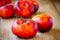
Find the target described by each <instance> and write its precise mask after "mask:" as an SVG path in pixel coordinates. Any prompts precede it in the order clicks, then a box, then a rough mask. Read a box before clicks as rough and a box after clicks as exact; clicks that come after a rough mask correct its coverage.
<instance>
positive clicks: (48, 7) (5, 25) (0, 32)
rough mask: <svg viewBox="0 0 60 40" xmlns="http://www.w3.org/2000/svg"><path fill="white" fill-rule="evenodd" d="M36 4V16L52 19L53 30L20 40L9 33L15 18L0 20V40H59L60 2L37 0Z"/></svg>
mask: <svg viewBox="0 0 60 40" xmlns="http://www.w3.org/2000/svg"><path fill="white" fill-rule="evenodd" d="M12 2H13V1H12ZM38 2H39V5H40V7H39V10H38V12H37V14H39V13H46V14H48V15H50V16H51V17H52V18H53V28H52V29H51V30H50V31H49V32H46V33H37V35H36V36H35V37H34V38H31V39H21V38H18V37H16V36H15V35H13V34H12V32H11V25H12V23H13V22H14V20H15V19H16V18H10V19H2V18H0V40H60V6H59V5H60V2H59V1H53V2H52V1H50V0H38ZM53 3H54V4H55V5H54V4H53ZM55 6H56V7H55Z"/></svg>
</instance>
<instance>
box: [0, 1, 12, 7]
mask: <svg viewBox="0 0 60 40" xmlns="http://www.w3.org/2000/svg"><path fill="white" fill-rule="evenodd" d="M9 3H11V0H0V7H1V6H4V5H6V4H9Z"/></svg>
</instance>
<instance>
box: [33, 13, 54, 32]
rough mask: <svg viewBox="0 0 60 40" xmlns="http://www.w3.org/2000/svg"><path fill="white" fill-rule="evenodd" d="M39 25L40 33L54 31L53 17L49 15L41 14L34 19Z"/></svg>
mask: <svg viewBox="0 0 60 40" xmlns="http://www.w3.org/2000/svg"><path fill="white" fill-rule="evenodd" d="M32 20H33V21H35V22H36V23H37V25H38V30H39V31H40V32H47V31H49V30H51V29H52V26H53V20H52V17H51V16H49V15H47V14H39V15H35V16H33V17H32Z"/></svg>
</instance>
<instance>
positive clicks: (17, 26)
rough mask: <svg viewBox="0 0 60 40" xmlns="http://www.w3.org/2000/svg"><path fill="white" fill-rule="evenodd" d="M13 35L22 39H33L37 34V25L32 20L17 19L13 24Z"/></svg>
mask: <svg viewBox="0 0 60 40" xmlns="http://www.w3.org/2000/svg"><path fill="white" fill-rule="evenodd" d="M11 30H12V33H13V34H14V35H16V36H18V37H20V38H24V39H25V38H26V39H27V38H32V37H34V36H35V35H36V34H37V31H38V28H37V24H36V23H35V22H33V21H31V20H25V19H17V20H15V21H14V22H13V24H12V29H11Z"/></svg>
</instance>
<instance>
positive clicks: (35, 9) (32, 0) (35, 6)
mask: <svg viewBox="0 0 60 40" xmlns="http://www.w3.org/2000/svg"><path fill="white" fill-rule="evenodd" d="M29 1H30V3H31V4H32V6H33V8H34V10H33V11H34V13H35V12H36V11H37V10H38V8H39V4H38V2H37V1H36V0H29Z"/></svg>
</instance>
